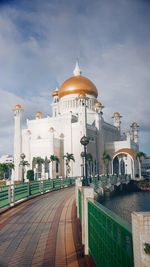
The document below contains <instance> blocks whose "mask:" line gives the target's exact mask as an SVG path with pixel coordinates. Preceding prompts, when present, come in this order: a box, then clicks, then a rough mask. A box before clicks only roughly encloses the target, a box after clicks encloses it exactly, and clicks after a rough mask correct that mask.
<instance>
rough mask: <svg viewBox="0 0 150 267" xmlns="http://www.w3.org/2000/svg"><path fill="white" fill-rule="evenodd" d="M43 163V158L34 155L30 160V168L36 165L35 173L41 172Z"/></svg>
mask: <svg viewBox="0 0 150 267" xmlns="http://www.w3.org/2000/svg"><path fill="white" fill-rule="evenodd" d="M43 163H44V159H42V158H41V157H34V158H33V160H32V168H33V169H34V168H35V167H36V165H37V173H41V172H42V164H43Z"/></svg>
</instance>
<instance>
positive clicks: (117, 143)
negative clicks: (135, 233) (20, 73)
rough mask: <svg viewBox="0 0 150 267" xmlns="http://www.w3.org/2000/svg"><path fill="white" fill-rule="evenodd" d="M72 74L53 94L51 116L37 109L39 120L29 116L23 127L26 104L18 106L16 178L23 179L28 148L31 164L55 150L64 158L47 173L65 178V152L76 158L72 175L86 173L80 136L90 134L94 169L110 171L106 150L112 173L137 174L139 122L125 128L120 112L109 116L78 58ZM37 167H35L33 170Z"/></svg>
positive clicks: (90, 150) (96, 170)
mask: <svg viewBox="0 0 150 267" xmlns="http://www.w3.org/2000/svg"><path fill="white" fill-rule="evenodd" d="M73 74H74V75H73V76H72V77H70V78H68V79H67V80H65V81H64V82H63V83H62V85H61V86H60V87H59V88H58V89H56V90H55V91H54V92H53V94H52V97H53V103H52V104H51V107H52V116H47V117H43V116H42V112H40V111H38V112H36V114H35V119H32V120H30V119H27V125H26V128H25V129H22V126H21V114H22V110H23V108H22V106H21V105H20V104H17V105H16V106H15V108H14V128H15V130H14V132H15V134H14V164H15V171H14V179H15V180H21V179H22V177H21V166H20V160H21V158H20V155H21V154H22V153H24V155H25V159H26V160H27V161H28V162H29V164H30V166H29V167H28V168H29V169H31V168H32V161H33V158H35V157H41V158H43V159H45V158H46V157H47V158H48V159H49V158H50V156H51V155H56V156H57V157H58V158H59V160H60V162H59V164H54V166H52V164H51V162H49V171H47V172H46V171H45V169H44V168H42V173H41V177H42V178H54V177H56V176H59V177H65V175H66V164H65V160H64V158H63V156H64V155H66V153H69V154H73V156H74V159H75V162H73V161H71V162H70V171H69V173H68V176H70V177H76V176H81V175H82V174H83V160H84V159H83V158H82V157H81V155H82V151H83V149H84V148H83V145H82V144H81V142H80V141H81V138H82V137H83V136H86V137H87V138H88V142H89V143H88V145H87V153H88V154H89V153H90V155H92V162H91V170H90V172H91V174H92V175H97V174H103V173H105V166H104V161H103V155H104V152H105V154H106V153H107V154H108V155H110V157H111V161H110V162H109V173H111V174H114V173H115V174H117V175H119V174H130V175H131V178H132V179H135V177H136V176H137V175H138V173H139V169H138V163H137V159H136V153H137V151H138V150H139V144H138V127H139V126H138V124H137V123H135V122H133V123H132V124H131V131H128V132H127V133H124V134H122V133H121V118H122V116H121V115H120V113H119V112H114V113H113V115H112V118H113V124H109V123H107V122H105V121H104V118H103V108H104V106H103V105H102V103H101V102H100V101H99V100H98V91H97V88H96V86H95V85H94V83H93V82H92V81H90V80H89V79H88V78H86V77H84V76H82V75H81V71H80V68H79V65H78V63H76V66H75V69H74V72H73ZM34 171H35V172H36V168H35V169H34Z"/></svg>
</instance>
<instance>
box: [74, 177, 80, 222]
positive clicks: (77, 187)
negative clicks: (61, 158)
mask: <svg viewBox="0 0 150 267" xmlns="http://www.w3.org/2000/svg"><path fill="white" fill-rule="evenodd" d="M75 183H76V186H75V196H76V206H77V218H79V207H78V199H79V196H78V193H79V191H78V190H79V188H81V187H82V181H81V178H77V179H76V181H75Z"/></svg>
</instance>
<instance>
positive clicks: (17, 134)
mask: <svg viewBox="0 0 150 267" xmlns="http://www.w3.org/2000/svg"><path fill="white" fill-rule="evenodd" d="M22 110H23V108H22V106H21V105H20V104H17V105H16V106H15V108H14V109H13V111H14V120H15V125H14V126H15V127H14V128H15V129H14V165H15V171H14V180H15V181H19V180H21V178H22V177H21V170H20V166H19V164H20V155H21V153H22V145H21V113H22Z"/></svg>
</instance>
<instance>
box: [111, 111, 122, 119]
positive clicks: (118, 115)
mask: <svg viewBox="0 0 150 267" xmlns="http://www.w3.org/2000/svg"><path fill="white" fill-rule="evenodd" d="M114 117H120V118H121V117H122V116H121V115H120V113H119V112H114V113H113V115H112V118H114Z"/></svg>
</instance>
